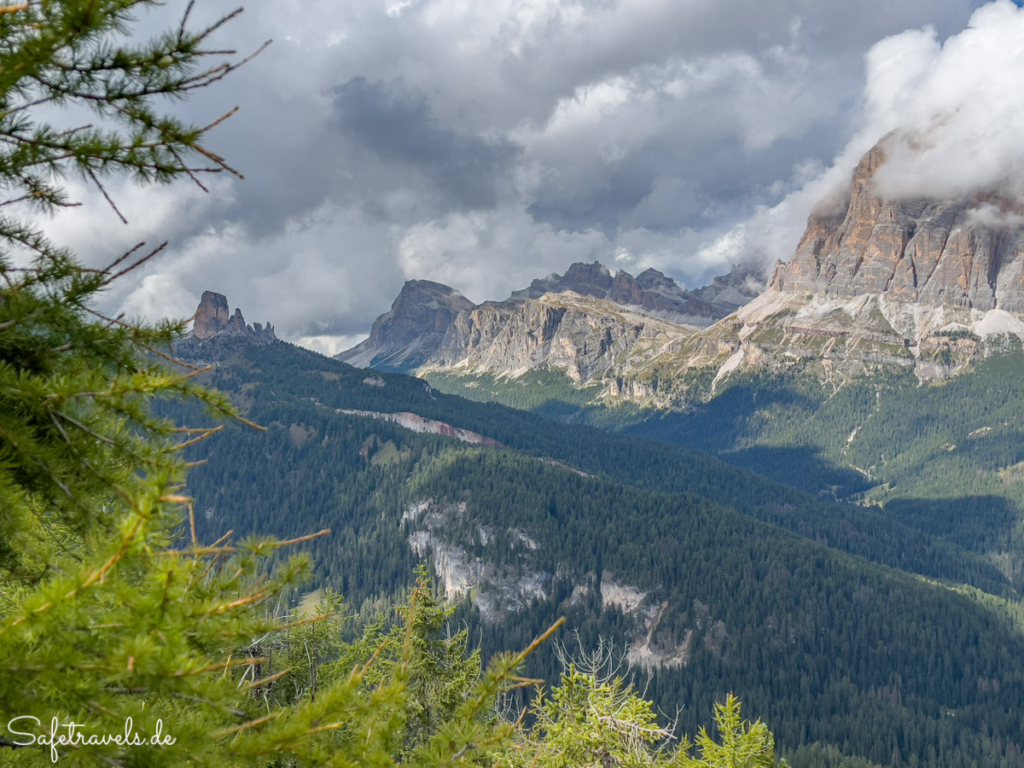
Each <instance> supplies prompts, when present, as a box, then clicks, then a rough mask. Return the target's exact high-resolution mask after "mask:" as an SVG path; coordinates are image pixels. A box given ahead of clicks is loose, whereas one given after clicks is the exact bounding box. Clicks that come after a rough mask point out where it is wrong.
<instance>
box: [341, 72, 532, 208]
mask: <svg viewBox="0 0 1024 768" xmlns="http://www.w3.org/2000/svg"><path fill="white" fill-rule="evenodd" d="M331 96H332V97H333V104H334V109H335V120H336V121H337V124H338V125H339V127H340V129H341V130H342V132H343V133H344V134H346V137H347V138H350V139H351V140H353V141H355V142H357V143H358V144H359V145H361V146H363V147H365V148H366V149H368V150H369V151H370V152H372V153H373V154H374V155H375V156H376V157H377V159H378V160H379V161H380V162H382V163H384V164H397V165H400V166H402V167H403V169H404V170H411V171H414V172H416V173H418V174H421V175H422V176H423V177H425V178H426V179H427V180H428V181H429V183H430V184H431V185H432V186H433V187H435V188H436V190H437V191H438V192H439V193H440V194H441V195H443V196H444V197H445V199H446V200H447V201H448V204H449V206H450V207H451V208H454V209H458V210H478V209H485V208H494V207H495V206H496V205H497V204H498V196H499V191H500V190H501V189H502V188H505V187H508V186H509V183H510V176H511V173H512V170H513V169H514V167H515V163H516V161H517V159H518V157H519V155H520V154H521V148H520V147H517V146H516V145H515V144H514V143H512V142H510V141H508V140H507V139H503V138H485V137H482V136H478V135H473V134H471V133H466V132H462V131H459V130H457V129H454V128H449V127H446V126H444V125H442V124H441V123H440V121H439V120H438V118H437V116H436V115H435V114H434V113H433V111H432V109H431V107H430V104H429V102H428V101H427V99H426V98H425V97H424V96H423V95H421V94H415V93H411V92H410V91H409V90H408V89H407V88H405V87H403V86H402V84H401V83H396V82H392V83H384V82H380V81H375V82H371V81H370V80H367V79H366V78H365V77H354V78H352V79H350V80H348V81H347V82H345V83H342V84H341V85H339V86H337V87H335V88H333V89H332V91H331Z"/></svg>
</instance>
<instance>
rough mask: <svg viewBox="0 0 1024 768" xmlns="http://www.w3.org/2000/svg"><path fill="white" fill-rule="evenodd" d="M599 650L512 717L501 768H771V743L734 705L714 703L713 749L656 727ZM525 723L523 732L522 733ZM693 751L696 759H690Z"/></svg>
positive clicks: (704, 736)
mask: <svg viewBox="0 0 1024 768" xmlns="http://www.w3.org/2000/svg"><path fill="white" fill-rule="evenodd" d="M602 649H603V646H600V645H599V646H598V649H597V651H595V652H594V653H592V654H588V655H587V656H586V657H585V658H584V659H583V660H582V661H581V662H580V665H577V663H573V662H564V663H566V669H565V670H564V671H563V672H562V674H561V676H560V679H559V682H558V684H556V685H555V686H554V687H553V688H552V689H551V691H550V693H549V692H548V691H546V690H544V689H543V688H540V689H539V690H538V692H537V695H536V697H535V698H534V699H533V701H532V703H531V705H530V708H529V712H528V713H524V714H527V715H528V718H524V717H520V718H519V723H520V727H519V728H518V729H517V731H516V738H515V740H514V741H513V742H512V743H511V744H509V745H508V746H506V747H505V748H503V749H502V750H501V751H500V753H499V755H498V757H499V759H500V762H501V764H507V765H509V766H523V767H524V768H525V766H537V768H568V766H577V765H602V766H622V768H773V766H774V765H775V739H774V737H773V736H772V734H771V733H770V732H769V730H768V728H767V727H766V726H765V725H764V723H762V722H761V721H760V720H758V721H757V722H755V723H750V722H746V721H743V719H742V717H741V705H740V703H739V700H738V699H737V698H736V697H735V696H733V695H732V694H729V695H728V696H727V697H726V699H725V702H724V703H717V702H716V703H715V705H714V718H713V719H714V722H715V727H716V730H717V732H718V737H719V741H715V739H713V738H712V737H711V736H710V735H709V734H708V732H707V730H706V729H704V728H703V727H702V728H701V730H700V732H699V733H698V735H697V739H696V745H694V744H693V743H692V742H691V741H690V739H689V738H687V737H686V736H682V737H681V738H680V737H679V736H677V734H676V727H677V724H676V723H669V724H668V725H661V724H660V723H659V718H658V716H657V714H656V713H655V712H654V709H653V707H652V706H651V703H650V702H649V701H647V700H646V699H644V698H642V697H641V696H640V695H639V694H638V693H637V692H636V690H635V688H634V687H633V686H632V684H631V683H629V682H628V681H626V680H624V679H623V678H622V677H620V676H618V675H617V674H616V673H615V670H614V669H611V670H609V669H608V666H609V664H608V662H609V659H607V658H603V657H602V653H601V652H602ZM526 719H529V721H530V722H531V725H529V726H525V725H522V723H523V722H525V720H526ZM695 746H696V750H697V754H691V753H692V752H693V751H694V747H695Z"/></svg>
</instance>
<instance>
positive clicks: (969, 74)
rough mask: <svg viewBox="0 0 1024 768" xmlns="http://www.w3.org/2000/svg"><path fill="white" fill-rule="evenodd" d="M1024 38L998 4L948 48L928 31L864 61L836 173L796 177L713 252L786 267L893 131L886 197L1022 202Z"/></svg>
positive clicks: (1018, 18)
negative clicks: (826, 203)
mask: <svg viewBox="0 0 1024 768" xmlns="http://www.w3.org/2000/svg"><path fill="white" fill-rule="evenodd" d="M1022 40H1024V9H1022V8H1020V7H1018V6H1017V5H1015V4H1014V3H1012V2H1010V0H995V2H991V3H988V4H987V5H984V6H982V7H980V8H978V9H977V10H975V11H974V13H973V14H972V15H971V17H970V20H969V22H968V24H967V26H966V28H965V29H964V30H962V31H960V32H958V33H957V34H954V35H951V36H950V37H948V38H946V40H945V41H942V40H941V38H940V35H939V33H938V32H937V30H936V29H935V28H934V27H933V26H931V25H928V26H925V27H924V28H921V29H913V30H907V31H904V32H901V33H899V34H896V35H892V36H889V37H887V38H885V39H883V40H881V41H879V42H878V43H876V44H875V45H874V46H872V47H871V49H870V50H869V51H868V52H867V53H866V55H865V84H864V89H863V95H862V102H863V111H862V113H861V116H860V123H861V125H860V126H859V127H858V130H857V131H856V132H855V133H854V135H853V136H852V138H851V139H850V140H849V141H848V142H847V143H846V145H845V146H844V147H843V148H842V149H841V150H840V151H839V152H838V153H837V154H836V156H835V158H834V159H833V161H832V163H831V164H830V165H829V166H828V168H826V169H825V170H823V171H822V172H820V173H819V174H817V175H816V176H814V178H811V179H809V180H807V179H805V180H804V182H803V183H799V182H798V179H797V178H795V177H794V179H793V185H792V186H793V191H792V192H790V193H789V194H788V195H787V196H786V197H785V198H784V199H783V200H782V201H781V202H779V203H778V204H776V205H772V206H769V205H764V206H760V207H759V208H758V209H757V210H756V211H755V212H754V214H753V215H752V216H751V217H750V218H749V219H748V220H747V221H745V222H742V223H740V224H737V225H736V227H734V228H733V229H732V230H730V232H728V233H727V234H725V235H723V236H722V238H721V239H720V240H716V241H715V242H713V243H711V244H710V245H709V246H708V248H707V249H706V253H707V254H709V255H710V254H712V253H713V252H715V251H724V250H727V246H728V245H729V244H731V245H732V250H733V251H746V252H749V253H752V254H755V255H757V256H758V257H759V258H761V259H762V260H763V261H764V262H765V263H770V262H771V261H774V260H775V259H783V260H786V259H788V258H789V256H790V255H792V252H793V250H794V248H795V246H796V243H797V241H798V240H799V237H800V235H801V234H802V232H803V230H804V228H805V225H806V218H807V216H808V214H809V213H810V212H811V210H812V209H813V208H814V206H815V205H817V204H818V203H820V202H821V201H822V200H827V199H828V198H829V197H830V196H834V195H836V193H837V192H838V191H842V190H845V189H846V188H847V187H848V185H849V181H850V174H851V173H852V171H853V168H854V167H855V165H856V164H857V162H858V161H859V159H860V157H861V156H862V155H863V154H864V153H865V152H866V151H867V150H868V149H870V147H871V146H873V145H874V144H875V143H876V142H877V141H878V140H880V139H881V138H882V137H883V136H886V135H887V134H890V133H893V132H894V133H893V136H892V137H891V139H890V140H889V141H888V143H887V145H886V149H887V152H888V154H889V159H888V160H887V162H886V163H885V165H883V166H882V167H881V168H880V169H879V171H878V173H877V174H876V180H877V181H878V184H879V189H880V192H881V193H882V194H884V195H887V196H891V197H936V198H945V197H949V198H957V197H961V196H964V195H969V194H975V193H978V192H989V193H998V194H1001V195H1004V196H1006V195H1008V196H1011V197H1015V198H1018V199H1019V198H1020V197H1022V196H1024V142H1021V140H1020V137H1021V136H1022V135H1024V90H1022V89H1021V88H1020V83H1021V82H1024V44H1022V42H1021V41H1022ZM809 168H813V166H809ZM994 210H995V208H994V207H993V206H992V205H985V206H982V207H980V208H979V209H978V211H977V212H976V216H977V217H978V218H980V219H982V220H986V221H988V220H993V216H994ZM1011 220H1012V219H1010V218H1008V217H1007V215H1003V216H1002V217H1001V221H1002V223H1004V224H1008V223H1009V222H1010V221H1011ZM737 241H740V245H738V246H737V245H736V243H737Z"/></svg>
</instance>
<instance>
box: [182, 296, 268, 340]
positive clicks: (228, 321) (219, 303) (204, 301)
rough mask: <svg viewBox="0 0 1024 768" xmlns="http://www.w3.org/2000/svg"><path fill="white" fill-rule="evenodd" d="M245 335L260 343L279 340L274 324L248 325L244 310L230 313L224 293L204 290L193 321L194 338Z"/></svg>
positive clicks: (204, 338)
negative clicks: (243, 314) (243, 313)
mask: <svg viewBox="0 0 1024 768" xmlns="http://www.w3.org/2000/svg"><path fill="white" fill-rule="evenodd" d="M222 334H223V335H227V336H243V337H246V338H249V339H252V340H253V341H256V342H258V343H260V344H271V343H273V342H275V341H277V335H276V334H275V332H274V326H272V325H271V324H270V323H267V324H266V326H263V325H261V324H260V323H255V324H253V325H246V322H245V318H244V317H243V316H242V310H240V309H237V308H236V309H235V313H234V314H229V313H228V300H227V297H226V296H225V295H224V294H222V293H214V292H213V291H203V296H202V298H201V299H200V300H199V307H198V309H196V314H195V318H194V320H193V323H192V338H193V339H196V340H198V341H206V340H207V339H212V338H213V337H214V336H219V335H222Z"/></svg>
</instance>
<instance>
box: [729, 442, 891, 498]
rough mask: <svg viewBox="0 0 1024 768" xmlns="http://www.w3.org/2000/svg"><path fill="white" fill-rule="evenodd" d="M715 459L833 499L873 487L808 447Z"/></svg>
mask: <svg viewBox="0 0 1024 768" xmlns="http://www.w3.org/2000/svg"><path fill="white" fill-rule="evenodd" d="M718 457H719V458H720V459H722V460H723V461H727V462H729V463H730V464H733V465H735V466H737V467H743V468H744V469H749V470H751V471H752V472H757V473H758V474H759V475H764V476H765V477H769V478H771V479H772V480H776V481H778V482H780V483H785V484H786V485H791V486H793V487H795V488H799V489H800V490H802V491H807V492H808V493H813V494H817V495H819V496H824V497H827V498H832V499H845V498H848V497H849V496H851V495H853V494H855V493H861V492H863V491H866V490H868V489H869V488H871V487H872V486H873V485H874V483H872V482H871V481H870V480H868V479H867V478H866V477H864V475H862V474H861V473H860V472H857V471H856V470H854V469H850V468H849V467H840V466H836V465H835V464H833V463H831V462H830V461H828V460H827V459H825V458H824V457H822V456H821V454H820V452H819V451H818V450H817V449H816V448H813V447H811V446H793V447H780V446H754V447H752V448H743V449H740V450H736V451H723V452H721V453H719V454H718Z"/></svg>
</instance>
